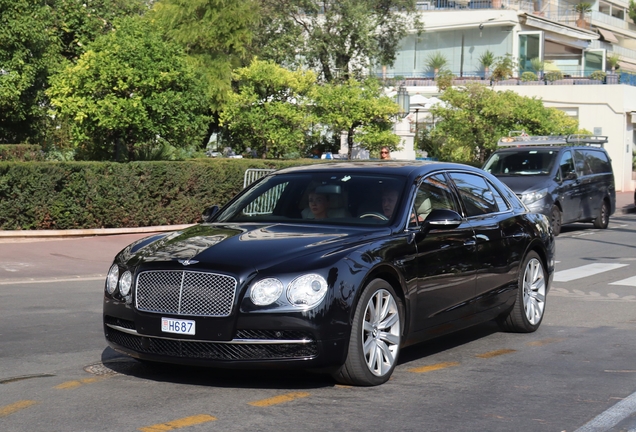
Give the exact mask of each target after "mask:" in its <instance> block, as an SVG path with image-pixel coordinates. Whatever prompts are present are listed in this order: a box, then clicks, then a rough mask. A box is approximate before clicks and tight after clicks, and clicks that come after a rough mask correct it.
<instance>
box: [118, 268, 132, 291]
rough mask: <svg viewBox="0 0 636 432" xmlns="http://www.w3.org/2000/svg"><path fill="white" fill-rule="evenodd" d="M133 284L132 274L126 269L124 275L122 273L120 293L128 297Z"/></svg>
mask: <svg viewBox="0 0 636 432" xmlns="http://www.w3.org/2000/svg"><path fill="white" fill-rule="evenodd" d="M131 285H132V274H131V273H130V272H129V271H128V270H126V271H125V272H124V274H123V275H121V279H119V293H120V294H121V295H122V296H123V297H126V296H127V295H128V294H130V286H131Z"/></svg>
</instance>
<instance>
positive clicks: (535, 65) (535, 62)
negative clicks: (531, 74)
mask: <svg viewBox="0 0 636 432" xmlns="http://www.w3.org/2000/svg"><path fill="white" fill-rule="evenodd" d="M530 65H531V66H532V69H534V70H535V72H537V73H539V72H542V71H543V69H544V67H545V62H544V61H543V60H541V59H540V58H539V57H535V58H533V59H532V60H530Z"/></svg>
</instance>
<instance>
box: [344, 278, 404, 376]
mask: <svg viewBox="0 0 636 432" xmlns="http://www.w3.org/2000/svg"><path fill="white" fill-rule="evenodd" d="M403 320H404V318H403V308H402V302H401V300H400V298H399V297H398V296H397V295H396V294H395V291H394V290H393V288H392V287H391V285H389V284H388V283H387V282H386V281H385V280H383V279H375V280H373V281H371V282H370V283H369V284H368V285H367V286H366V288H365V289H364V292H363V293H362V296H361V297H360V301H359V302H358V305H357V306H356V311H355V314H354V317H353V325H352V327H351V337H350V338H349V349H348V353H347V360H346V361H345V363H344V364H343V365H342V366H341V367H340V368H339V369H338V370H337V371H336V372H334V374H333V377H334V379H335V380H336V381H338V382H340V383H343V384H351V385H360V386H374V385H379V384H382V383H385V382H386V381H388V379H389V378H390V377H391V374H392V373H393V370H394V369H395V366H396V365H397V359H398V353H399V351H400V343H401V340H402V322H403Z"/></svg>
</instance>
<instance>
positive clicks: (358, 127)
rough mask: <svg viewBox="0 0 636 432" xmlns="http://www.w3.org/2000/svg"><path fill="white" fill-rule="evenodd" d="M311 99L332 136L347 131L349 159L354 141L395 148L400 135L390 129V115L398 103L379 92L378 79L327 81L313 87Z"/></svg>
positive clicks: (372, 147) (372, 148) (374, 148)
mask: <svg viewBox="0 0 636 432" xmlns="http://www.w3.org/2000/svg"><path fill="white" fill-rule="evenodd" d="M313 99H314V103H315V113H316V115H317V117H318V122H319V123H320V124H323V125H326V126H327V127H328V128H329V129H330V130H331V131H332V132H333V135H334V136H335V137H340V134H341V133H346V134H347V146H348V149H349V151H348V156H349V159H351V155H352V150H353V146H354V143H355V142H358V143H359V144H360V145H361V146H362V147H363V148H366V149H367V150H370V151H377V150H379V148H380V147H382V146H383V145H386V146H389V147H390V149H391V150H397V145H398V143H399V137H398V136H397V135H395V134H394V133H393V118H394V116H395V115H396V114H397V113H398V110H399V106H398V105H397V104H396V103H395V102H394V101H393V100H392V99H391V98H389V97H387V96H383V95H382V88H381V87H380V84H379V82H378V81H377V80H374V79H367V80H365V81H364V82H358V81H356V80H354V79H349V80H348V81H347V82H345V83H342V84H329V83H326V84H324V85H321V86H317V87H316V88H315V90H314V93H313Z"/></svg>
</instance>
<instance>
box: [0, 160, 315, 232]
mask: <svg viewBox="0 0 636 432" xmlns="http://www.w3.org/2000/svg"><path fill="white" fill-rule="evenodd" d="M299 162H300V163H312V161H311V160H310V159H306V160H304V161H288V162H273V161H260V160H256V159H249V160H241V159H197V160H194V161H187V162H132V163H126V164H119V163H111V162H105V163H104V162H61V163H58V162H28V163H22V162H3V163H0V229H3V230H16V229H80V228H121V227H137V226H155V225H168V224H187V223H195V222H198V221H199V220H200V216H201V212H202V211H203V210H204V209H205V208H206V207H208V206H210V205H213V204H219V205H222V204H225V203H226V202H227V201H228V200H229V199H230V198H231V197H232V196H234V195H235V194H236V193H238V192H239V191H240V190H241V189H242V187H243V175H244V173H245V170H246V169H247V168H283V167H287V166H292V165H298V164H299Z"/></svg>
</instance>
